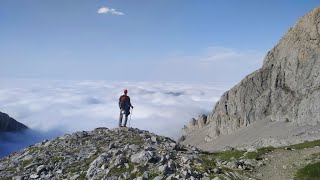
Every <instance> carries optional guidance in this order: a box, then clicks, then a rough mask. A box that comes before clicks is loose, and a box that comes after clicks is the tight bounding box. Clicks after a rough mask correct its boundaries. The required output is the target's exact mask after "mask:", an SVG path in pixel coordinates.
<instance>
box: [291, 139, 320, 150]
mask: <svg viewBox="0 0 320 180" xmlns="http://www.w3.org/2000/svg"><path fill="white" fill-rule="evenodd" d="M315 146H320V140H315V141H310V142H309V141H306V142H304V143H300V144H294V145H290V146H287V147H288V148H292V149H304V148H313V147H315Z"/></svg>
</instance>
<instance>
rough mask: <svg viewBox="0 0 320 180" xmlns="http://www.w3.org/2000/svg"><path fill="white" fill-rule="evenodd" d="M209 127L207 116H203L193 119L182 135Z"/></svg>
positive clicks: (184, 128)
mask: <svg viewBox="0 0 320 180" xmlns="http://www.w3.org/2000/svg"><path fill="white" fill-rule="evenodd" d="M205 125H207V116H206V115H204V114H202V115H201V116H199V117H198V119H195V118H192V119H191V120H190V121H189V123H188V125H186V126H184V127H183V129H182V135H187V134H189V133H190V132H193V131H196V130H198V129H200V128H203V127H204V126H205Z"/></svg>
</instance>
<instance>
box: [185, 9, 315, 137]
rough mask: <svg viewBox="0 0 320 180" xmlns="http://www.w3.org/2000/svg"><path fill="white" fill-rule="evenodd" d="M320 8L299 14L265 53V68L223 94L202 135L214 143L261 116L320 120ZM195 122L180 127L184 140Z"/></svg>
mask: <svg viewBox="0 0 320 180" xmlns="http://www.w3.org/2000/svg"><path fill="white" fill-rule="evenodd" d="M319 73H320V7H318V8H315V9H314V10H312V11H310V12H309V13H308V14H306V15H305V16H303V17H302V18H301V19H299V20H298V21H297V23H296V24H295V25H294V26H293V27H292V28H290V29H289V31H288V32H287V33H286V34H285V35H284V36H283V38H282V39H281V40H280V42H279V43H278V44H277V45H276V46H275V47H274V48H273V49H272V50H271V51H269V52H268V54H267V56H266V57H265V59H264V63H263V66H262V67H261V68H260V69H259V70H257V71H255V72H253V73H252V74H250V75H248V76H247V77H245V78H244V79H243V80H242V81H241V82H240V83H239V84H238V85H236V86H235V87H233V88H232V89H230V90H229V91H227V92H225V93H224V95H223V96H222V97H221V98H220V100H219V101H218V102H217V103H216V105H215V107H214V109H213V111H212V113H210V114H209V115H208V119H207V122H206V123H205V127H206V134H207V136H206V138H203V137H202V138H203V139H199V140H198V141H212V140H214V139H216V138H218V137H219V136H223V135H227V134H231V133H233V132H234V131H236V130H238V129H239V128H242V127H246V126H248V125H250V124H252V123H255V122H257V121H260V120H264V119H270V120H271V121H284V122H295V123H297V124H298V125H299V126H302V125H316V124H317V123H318V122H319V121H320V110H319V109H320V75H319ZM199 124H203V123H200V122H199V120H198V121H196V120H194V121H192V122H191V123H189V125H187V126H185V128H184V129H183V132H184V134H186V135H187V136H186V138H187V139H188V135H189V138H194V137H191V136H196V134H197V133H194V135H191V134H190V132H193V131H195V130H199V129H200V130H199V132H200V131H203V130H204V129H203V127H202V128H199Z"/></svg>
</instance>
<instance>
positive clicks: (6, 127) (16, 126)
mask: <svg viewBox="0 0 320 180" xmlns="http://www.w3.org/2000/svg"><path fill="white" fill-rule="evenodd" d="M26 129H28V127H27V126H25V125H24V124H21V123H19V122H18V121H16V120H14V119H13V118H11V117H10V116H9V115H7V114H5V113H2V112H0V132H14V131H23V130H26Z"/></svg>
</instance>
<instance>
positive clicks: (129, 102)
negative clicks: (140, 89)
mask: <svg viewBox="0 0 320 180" xmlns="http://www.w3.org/2000/svg"><path fill="white" fill-rule="evenodd" d="M128 104H129V106H130V107H131V108H133V106H132V104H131V101H130V97H129V96H128Z"/></svg>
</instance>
